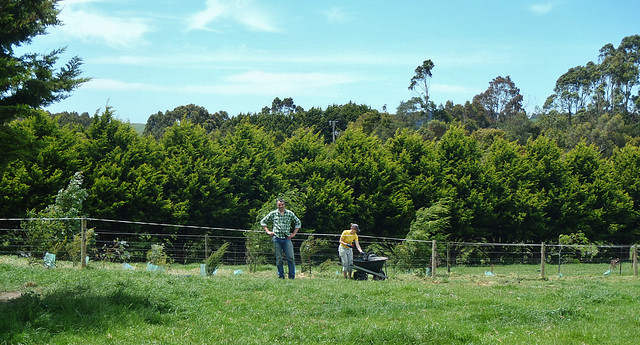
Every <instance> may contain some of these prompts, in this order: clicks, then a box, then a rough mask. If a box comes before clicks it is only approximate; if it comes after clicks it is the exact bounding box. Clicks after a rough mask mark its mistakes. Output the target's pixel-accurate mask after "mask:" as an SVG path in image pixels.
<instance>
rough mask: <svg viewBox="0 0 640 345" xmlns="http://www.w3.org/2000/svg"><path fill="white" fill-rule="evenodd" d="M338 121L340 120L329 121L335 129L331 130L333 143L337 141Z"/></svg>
mask: <svg viewBox="0 0 640 345" xmlns="http://www.w3.org/2000/svg"><path fill="white" fill-rule="evenodd" d="M336 123H338V120H335V121H329V125H330V126H333V131H331V134H332V137H333V143H334V144H335V143H336Z"/></svg>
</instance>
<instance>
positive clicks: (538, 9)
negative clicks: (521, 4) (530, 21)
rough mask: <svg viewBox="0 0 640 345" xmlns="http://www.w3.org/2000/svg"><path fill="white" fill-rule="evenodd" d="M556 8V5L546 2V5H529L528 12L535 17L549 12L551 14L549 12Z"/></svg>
mask: <svg viewBox="0 0 640 345" xmlns="http://www.w3.org/2000/svg"><path fill="white" fill-rule="evenodd" d="M555 6H556V4H554V3H551V2H547V3H540V4H533V5H530V6H529V7H528V8H529V11H531V12H533V13H535V14H537V15H543V14H547V13H549V12H551V10H552V9H553V8H554V7H555Z"/></svg>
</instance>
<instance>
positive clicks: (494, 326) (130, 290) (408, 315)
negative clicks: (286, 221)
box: [0, 257, 640, 344]
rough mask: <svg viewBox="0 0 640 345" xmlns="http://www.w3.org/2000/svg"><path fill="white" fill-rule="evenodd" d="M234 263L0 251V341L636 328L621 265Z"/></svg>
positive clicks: (467, 336)
mask: <svg viewBox="0 0 640 345" xmlns="http://www.w3.org/2000/svg"><path fill="white" fill-rule="evenodd" d="M238 269H245V268H244V267H228V266H225V267H222V268H221V269H220V270H219V272H218V275H216V276H213V277H202V276H199V269H198V267H197V265H192V266H180V267H177V266H175V267H172V268H170V269H169V270H168V271H166V272H146V271H144V268H143V266H142V265H140V266H139V267H138V269H136V270H135V271H125V270H122V269H121V266H118V265H106V266H102V265H101V264H97V265H95V264H94V268H92V269H87V270H80V269H77V268H73V267H71V265H70V264H69V265H65V264H64V263H60V264H59V266H58V268H56V269H54V270H47V269H44V268H42V267H39V266H37V267H36V266H31V267H30V266H28V265H26V264H25V262H24V261H21V260H18V259H15V258H9V257H0V293H5V295H6V293H8V292H13V293H14V294H13V295H12V296H13V298H5V299H3V300H1V301H0V315H2V321H1V322H0V343H7V344H19V343H22V344H45V343H46V344H266V343H280V344H500V343H503V344H583V343H584V344H631V343H636V342H637V341H638V339H639V337H640V310H639V307H640V304H639V301H640V300H639V295H640V278H638V277H634V276H629V275H622V276H620V275H611V276H608V277H604V276H602V274H601V273H600V274H597V275H595V274H594V275H592V276H579V277H571V276H570V277H563V278H558V277H552V278H551V279H547V280H543V279H539V278H537V277H536V274H527V272H529V271H531V270H532V267H531V266H528V267H527V266H524V267H511V271H512V272H511V273H505V274H496V275H494V276H486V275H484V272H483V271H479V270H478V269H477V268H468V270H469V271H472V273H464V274H463V273H456V274H452V275H450V276H445V275H444V270H443V271H442V274H443V275H442V276H438V278H437V279H436V280H435V281H433V280H431V279H422V278H419V277H416V276H415V275H410V274H393V275H392V278H391V279H388V280H385V281H373V280H368V281H352V280H344V279H342V278H341V276H340V275H336V274H335V272H333V271H325V272H317V273H314V274H313V275H312V276H311V277H309V275H308V274H306V275H301V279H296V280H279V279H276V278H275V271H274V268H273V267H272V266H265V267H264V269H263V270H261V271H259V272H257V273H251V274H249V273H247V272H246V271H245V272H244V273H243V274H239V275H234V274H233V273H234V271H235V270H238ZM533 269H535V267H533ZM464 271H465V268H460V269H458V270H457V271H456V272H464ZM595 271H600V269H599V268H598V269H596V270H595ZM476 272H477V273H476ZM514 272H515V273H514ZM16 291H19V292H21V296H19V297H16V296H15V292H16Z"/></svg>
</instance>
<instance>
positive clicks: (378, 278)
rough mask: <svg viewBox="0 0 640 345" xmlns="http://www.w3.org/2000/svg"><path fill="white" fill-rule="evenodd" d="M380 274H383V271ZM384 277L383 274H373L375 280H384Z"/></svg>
mask: <svg viewBox="0 0 640 345" xmlns="http://www.w3.org/2000/svg"><path fill="white" fill-rule="evenodd" d="M380 274H382V273H380ZM384 279H385V277H384V275H383V276H379V275H375V274H374V275H373V280H384Z"/></svg>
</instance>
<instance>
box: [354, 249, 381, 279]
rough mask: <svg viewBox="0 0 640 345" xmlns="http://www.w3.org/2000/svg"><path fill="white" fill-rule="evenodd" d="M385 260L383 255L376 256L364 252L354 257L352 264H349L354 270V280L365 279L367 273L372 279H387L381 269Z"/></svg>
mask: <svg viewBox="0 0 640 345" xmlns="http://www.w3.org/2000/svg"><path fill="white" fill-rule="evenodd" d="M387 260H388V259H387V258H386V257H384V256H376V255H375V254H372V253H364V254H362V257H361V258H359V259H355V258H354V259H353V265H351V267H352V268H353V269H354V270H355V272H354V273H353V278H354V279H356V280H367V278H368V275H369V274H371V275H372V276H373V279H374V280H385V279H387V275H386V274H385V272H384V271H383V268H384V265H385V263H386V262H387Z"/></svg>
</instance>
